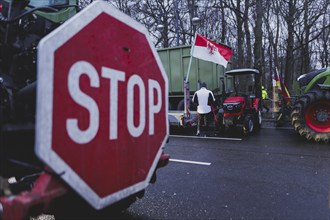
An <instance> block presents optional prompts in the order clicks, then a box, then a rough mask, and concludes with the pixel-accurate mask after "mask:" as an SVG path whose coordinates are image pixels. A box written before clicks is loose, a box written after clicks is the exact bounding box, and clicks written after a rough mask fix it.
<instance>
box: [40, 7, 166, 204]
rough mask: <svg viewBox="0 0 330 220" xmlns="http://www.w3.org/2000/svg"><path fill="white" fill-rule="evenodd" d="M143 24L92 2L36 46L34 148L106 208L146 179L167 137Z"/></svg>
mask: <svg viewBox="0 0 330 220" xmlns="http://www.w3.org/2000/svg"><path fill="white" fill-rule="evenodd" d="M167 94H168V91H167V77H166V74H165V72H164V69H163V67H162V64H161V62H160V59H159V57H158V55H157V52H156V51H155V49H154V47H153V46H152V44H151V41H150V40H149V38H148V33H147V31H146V29H145V28H144V27H143V26H142V25H141V24H139V23H138V22H136V21H134V20H132V19H131V18H130V17H128V16H127V15H125V14H123V13H121V12H119V11H118V10H116V9H115V8H113V7H111V6H110V5H109V4H107V3H105V2H102V1H95V2H94V3H93V4H91V5H90V6H88V7H87V8H86V9H84V10H83V11H81V12H80V13H79V14H78V15H76V16H74V17H73V18H72V19H70V20H68V21H67V22H65V23H64V24H63V25H61V26H60V27H59V28H57V29H56V30H55V31H53V32H52V33H50V34H49V35H48V36H46V37H45V38H44V39H42V41H41V42H40V44H39V53H38V87H37V123H36V126H37V129H36V154H37V155H38V156H39V158H41V160H43V161H44V162H45V163H46V164H48V165H49V166H50V167H51V168H52V169H53V170H54V171H55V172H57V173H59V174H62V176H61V177H62V178H63V179H64V180H65V181H66V182H67V183H68V184H69V185H70V186H71V187H72V188H73V189H75V190H76V191H77V192H78V193H79V194H80V195H81V196H82V197H84V198H85V199H86V201H88V202H89V203H90V204H91V205H92V206H93V207H94V208H96V209H101V208H103V207H105V206H107V205H109V204H112V203H114V202H116V201H119V200H121V199H123V198H125V197H127V196H129V195H131V194H133V193H135V192H138V191H140V190H142V189H144V188H146V186H147V185H148V183H149V181H150V178H151V176H152V174H153V172H154V170H155V168H156V165H157V162H158V160H159V158H160V155H161V152H162V147H163V146H164V144H165V142H166V139H167V137H168V123H167V100H168V99H167Z"/></svg>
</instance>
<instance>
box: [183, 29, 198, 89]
mask: <svg viewBox="0 0 330 220" xmlns="http://www.w3.org/2000/svg"><path fill="white" fill-rule="evenodd" d="M196 36H197V33H195V39H194V43H193V45H192V47H191V50H190V60H189V65H188V71H187V76H186V83H187V82H188V78H189V74H190V68H191V63H192V55H193V53H194V49H195V43H196Z"/></svg>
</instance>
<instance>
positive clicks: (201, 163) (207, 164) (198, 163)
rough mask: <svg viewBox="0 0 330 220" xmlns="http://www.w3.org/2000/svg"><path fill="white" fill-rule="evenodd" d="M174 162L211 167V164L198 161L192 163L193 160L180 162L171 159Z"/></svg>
mask: <svg viewBox="0 0 330 220" xmlns="http://www.w3.org/2000/svg"><path fill="white" fill-rule="evenodd" d="M170 161H172V162H177V163H190V164H197V165H204V166H210V165H211V163H207V162H198V161H192V160H178V159H170Z"/></svg>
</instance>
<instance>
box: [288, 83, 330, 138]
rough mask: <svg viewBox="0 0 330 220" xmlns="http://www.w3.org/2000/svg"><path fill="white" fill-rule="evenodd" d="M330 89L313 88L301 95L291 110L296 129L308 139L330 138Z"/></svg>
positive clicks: (292, 121)
mask: <svg viewBox="0 0 330 220" xmlns="http://www.w3.org/2000/svg"><path fill="white" fill-rule="evenodd" d="M329 100H330V91H327V90H312V91H310V92H308V93H306V94H305V95H303V96H301V97H300V98H299V99H298V100H297V101H296V102H295V105H294V107H293V110H292V112H291V123H292V125H293V127H294V129H295V130H296V131H297V132H298V133H299V134H300V135H301V136H303V137H305V138H307V139H308V140H311V139H314V140H315V141H317V142H319V141H324V142H326V143H327V142H329V140H330V126H329V124H330V102H329Z"/></svg>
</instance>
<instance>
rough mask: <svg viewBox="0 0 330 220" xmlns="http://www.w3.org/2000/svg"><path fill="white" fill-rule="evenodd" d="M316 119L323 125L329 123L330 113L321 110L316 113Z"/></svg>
mask: <svg viewBox="0 0 330 220" xmlns="http://www.w3.org/2000/svg"><path fill="white" fill-rule="evenodd" d="M314 118H315V120H316V121H319V122H322V123H324V122H327V121H329V119H330V112H328V111H327V110H326V109H320V110H319V111H316V112H315V114H314Z"/></svg>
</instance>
